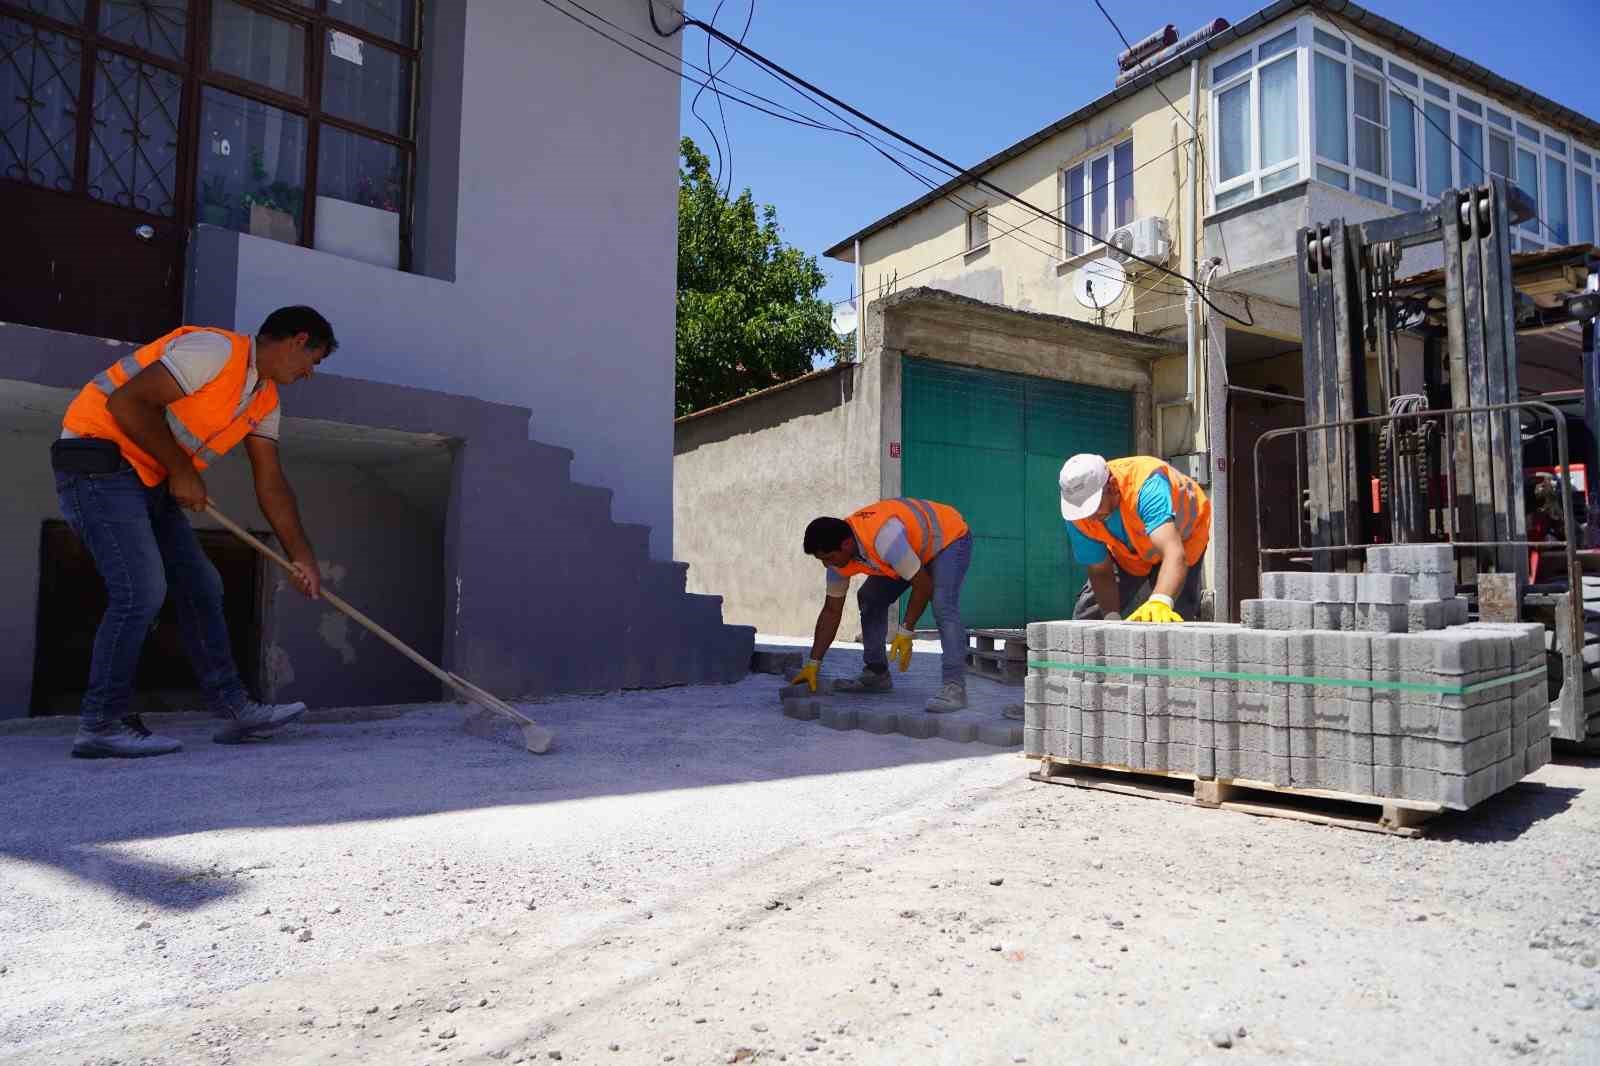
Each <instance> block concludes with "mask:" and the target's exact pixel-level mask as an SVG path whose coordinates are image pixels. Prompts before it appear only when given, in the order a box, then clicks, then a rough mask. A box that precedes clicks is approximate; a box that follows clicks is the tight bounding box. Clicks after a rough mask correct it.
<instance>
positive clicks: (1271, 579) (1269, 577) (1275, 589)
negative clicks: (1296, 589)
mask: <svg viewBox="0 0 1600 1066" xmlns="http://www.w3.org/2000/svg"><path fill="white" fill-rule="evenodd" d="M1291 576H1292V575H1291V574H1289V573H1288V572H1287V571H1283V570H1269V571H1267V572H1266V573H1264V574H1262V575H1261V598H1262V599H1263V600H1290V599H1294V597H1293V596H1290V595H1289V578H1290V577H1291Z"/></svg>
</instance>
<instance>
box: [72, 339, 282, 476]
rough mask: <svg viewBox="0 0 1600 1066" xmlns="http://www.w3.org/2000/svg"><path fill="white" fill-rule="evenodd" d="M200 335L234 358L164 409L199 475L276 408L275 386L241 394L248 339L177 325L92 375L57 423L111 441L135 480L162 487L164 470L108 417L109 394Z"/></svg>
mask: <svg viewBox="0 0 1600 1066" xmlns="http://www.w3.org/2000/svg"><path fill="white" fill-rule="evenodd" d="M202 330H204V331H206V332H209V333H215V334H217V335H219V336H222V337H226V338H228V340H229V342H230V343H231V344H232V345H233V354H232V355H231V356H229V358H228V362H227V364H226V365H225V366H223V368H222V373H220V374H218V375H217V376H216V377H214V378H212V379H211V380H210V381H208V382H206V383H205V384H204V385H202V386H200V388H199V389H197V390H196V391H195V392H193V393H191V394H190V395H188V396H185V397H183V398H182V399H180V400H177V401H175V402H174V403H172V404H170V405H169V406H168V407H167V428H168V429H170V430H172V435H173V437H175V438H176V439H177V441H178V444H179V446H180V447H182V448H183V450H184V451H186V452H188V453H189V455H190V456H192V457H193V458H194V465H195V468H196V469H198V470H204V469H205V468H206V467H207V466H209V465H210V464H212V463H214V462H216V461H217V460H218V459H220V458H221V457H222V455H223V453H225V452H226V451H227V450H228V449H229V448H232V447H233V446H234V445H235V444H238V443H239V442H240V441H241V440H244V438H245V436H246V435H248V434H249V433H250V431H251V430H253V429H255V428H256V427H257V426H259V425H260V424H261V422H262V420H263V419H265V418H266V417H267V416H268V415H269V414H271V413H272V412H273V411H274V410H275V409H276V408H277V406H278V387H277V385H275V384H274V383H273V382H270V381H262V382H260V384H259V385H258V386H257V388H256V390H255V391H254V392H253V393H249V394H246V393H245V391H244V382H245V375H246V374H247V373H248V371H249V369H250V338H249V337H248V336H247V335H245V334H243V333H234V332H232V331H230V330H225V329H213V328H211V327H209V326H179V327H178V328H177V329H175V330H173V331H172V332H171V333H168V334H167V335H166V336H165V337H162V338H160V339H159V340H154V341H151V342H150V343H149V344H147V345H145V346H144V347H143V348H140V349H139V350H138V351H136V352H134V353H133V354H132V355H127V356H123V357H122V358H121V359H119V360H117V361H116V362H115V363H113V364H112V365H111V366H110V367H108V368H106V370H105V371H104V372H103V373H100V374H96V375H95V376H94V379H93V380H91V381H90V382H89V384H87V385H85V386H84V387H83V388H82V389H80V390H79V391H78V396H77V398H76V399H74V400H73V401H72V404H71V406H69V407H68V408H67V414H66V417H65V418H63V419H62V420H61V424H62V425H63V426H65V427H66V428H67V429H70V430H71V431H72V432H74V433H76V434H77V435H78V436H80V437H97V438H99V439H101V440H112V441H116V442H117V447H118V448H120V449H121V450H122V457H123V458H124V459H126V460H128V462H129V464H130V465H132V467H133V469H134V470H135V471H136V472H137V473H138V475H139V480H140V481H143V482H144V483H145V484H146V485H151V486H154V485H159V484H161V482H163V481H165V480H166V479H167V469H166V467H164V466H162V465H161V464H160V463H159V462H157V461H156V460H155V458H154V457H153V456H151V455H150V454H149V453H148V452H146V451H145V450H144V449H143V448H141V447H139V446H138V445H137V444H135V443H134V442H133V439H132V438H130V437H129V436H128V434H127V433H126V432H125V431H124V430H123V428H122V427H121V426H120V425H118V424H117V420H116V418H115V417H113V416H112V414H111V407H110V402H111V394H112V393H113V392H116V391H117V389H119V388H121V387H122V386H123V385H126V384H127V383H128V381H129V379H131V378H132V377H133V376H134V375H135V374H137V373H138V372H139V371H141V370H143V369H144V368H145V367H147V366H149V365H150V364H151V363H154V362H155V361H157V360H158V359H160V358H161V356H162V354H163V353H165V352H166V350H167V345H168V344H170V343H172V342H173V341H174V340H176V339H177V338H179V337H181V336H183V335H184V334H186V333H197V332H200V331H202Z"/></svg>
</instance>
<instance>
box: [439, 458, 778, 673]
mask: <svg viewBox="0 0 1600 1066" xmlns="http://www.w3.org/2000/svg"><path fill="white" fill-rule="evenodd" d="M572 458H573V453H572V452H571V451H569V450H568V449H566V448H558V447H552V446H550V445H546V444H540V443H538V442H536V441H530V440H516V441H507V442H504V443H502V442H500V441H494V442H493V443H490V442H488V441H484V440H483V439H482V438H476V437H475V438H472V439H469V440H468V441H467V442H466V443H465V444H463V445H462V447H461V448H460V450H459V451H458V453H457V455H456V459H455V470H454V476H453V478H452V488H451V500H450V506H449V511H448V515H449V518H448V522H447V527H446V532H445V557H446V559H447V560H450V561H451V562H452V564H453V565H450V566H448V567H447V573H446V599H447V603H449V604H451V607H452V609H451V610H450V611H449V612H447V616H446V617H447V619H453V620H454V624H453V625H450V624H447V626H446V632H445V635H444V651H445V658H446V660H447V661H449V662H451V663H452V664H454V666H455V668H456V669H457V670H458V671H460V672H462V673H465V674H466V675H467V676H469V677H472V678H473V679H474V680H475V681H477V682H478V683H479V684H482V685H484V686H485V687H487V688H490V689H492V690H494V691H499V692H506V693H512V694H515V695H517V696H541V695H549V694H553V693H561V692H584V691H603V690H609V689H618V688H624V689H627V688H656V687H662V686H667V685H686V684H697V683H703V682H724V683H725V682H732V681H736V680H738V679H739V678H742V677H743V676H745V674H746V673H747V672H748V671H749V668H750V657H751V654H752V652H753V651H754V645H755V630H754V628H752V627H750V626H730V625H724V624H723V622H722V597H720V596H705V595H698V594H695V593H690V592H688V591H686V587H685V583H686V579H687V575H688V569H689V567H688V564H687V563H679V562H661V561H657V560H653V559H651V558H650V556H649V550H648V547H649V538H650V530H649V527H647V526H643V525H636V524H630V523H622V522H616V521H614V520H613V519H612V517H611V495H612V493H611V490H610V489H606V488H600V487H597V486H593V485H584V484H579V483H577V482H575V481H573V480H572V477H571V463H572Z"/></svg>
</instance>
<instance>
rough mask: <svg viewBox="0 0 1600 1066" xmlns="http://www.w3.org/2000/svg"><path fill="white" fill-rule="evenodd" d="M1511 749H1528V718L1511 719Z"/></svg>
mask: <svg viewBox="0 0 1600 1066" xmlns="http://www.w3.org/2000/svg"><path fill="white" fill-rule="evenodd" d="M1511 750H1512V751H1527V750H1528V720H1527V719H1526V718H1513V719H1512V720H1511Z"/></svg>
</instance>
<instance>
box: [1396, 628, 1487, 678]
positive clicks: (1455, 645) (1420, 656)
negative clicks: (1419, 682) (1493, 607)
mask: <svg viewBox="0 0 1600 1066" xmlns="http://www.w3.org/2000/svg"><path fill="white" fill-rule="evenodd" d="M1378 640H1382V641H1385V642H1392V644H1393V645H1394V646H1395V648H1396V649H1397V650H1398V653H1399V664H1400V669H1401V670H1403V671H1404V672H1405V673H1406V674H1420V673H1428V674H1440V675H1443V674H1457V675H1459V674H1472V673H1476V672H1478V671H1479V670H1482V669H1485V664H1488V663H1492V662H1493V661H1494V655H1493V652H1492V651H1490V650H1489V645H1491V644H1492V643H1493V642H1494V640H1495V637H1494V635H1493V634H1489V633H1485V632H1483V631H1481V630H1479V631H1473V630H1469V629H1466V628H1464V627H1458V628H1454V629H1441V630H1438V631H1436V632H1429V633H1405V634H1400V633H1397V634H1393V635H1390V636H1385V637H1378V638H1374V642H1376V641H1378Z"/></svg>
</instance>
